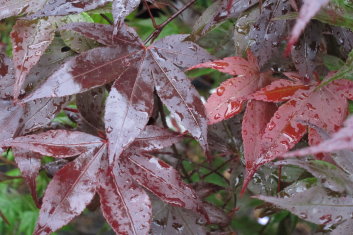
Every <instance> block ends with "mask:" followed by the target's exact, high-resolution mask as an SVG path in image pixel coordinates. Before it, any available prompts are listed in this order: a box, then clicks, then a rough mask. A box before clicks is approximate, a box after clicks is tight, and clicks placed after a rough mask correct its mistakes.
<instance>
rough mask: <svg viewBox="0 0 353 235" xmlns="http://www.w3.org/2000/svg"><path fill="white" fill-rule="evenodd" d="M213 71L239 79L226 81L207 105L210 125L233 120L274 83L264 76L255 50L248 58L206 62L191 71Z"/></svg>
mask: <svg viewBox="0 0 353 235" xmlns="http://www.w3.org/2000/svg"><path fill="white" fill-rule="evenodd" d="M196 68H212V69H216V70H218V71H220V72H223V73H228V74H230V75H233V76H236V77H234V78H230V79H228V80H226V81H225V82H223V83H222V84H221V85H220V86H219V87H218V88H217V89H216V92H215V93H213V94H212V95H211V96H210V97H209V98H208V100H207V103H206V104H205V108H206V114H207V119H208V123H209V124H214V123H217V122H220V121H222V120H225V119H229V118H231V117H233V116H234V115H236V114H238V113H240V112H241V111H242V106H243V104H244V102H245V101H246V100H247V96H248V95H250V94H252V93H253V92H255V91H256V90H257V89H259V88H261V87H262V86H263V85H264V84H266V83H267V82H268V81H270V80H271V77H270V76H269V74H268V73H260V71H259V67H258V64H257V60H256V58H255V57H254V55H253V54H252V53H251V51H248V59H247V60H246V59H243V58H241V57H227V58H224V59H223V60H216V61H212V62H206V63H203V64H199V65H196V66H193V67H191V68H189V69H196Z"/></svg>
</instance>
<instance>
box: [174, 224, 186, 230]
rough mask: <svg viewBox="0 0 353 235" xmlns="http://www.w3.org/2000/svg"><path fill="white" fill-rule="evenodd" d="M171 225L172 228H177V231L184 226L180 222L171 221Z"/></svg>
mask: <svg viewBox="0 0 353 235" xmlns="http://www.w3.org/2000/svg"><path fill="white" fill-rule="evenodd" d="M172 226H173V228H175V230H177V231H178V232H181V231H183V229H184V226H183V225H181V224H178V223H173V224H172Z"/></svg>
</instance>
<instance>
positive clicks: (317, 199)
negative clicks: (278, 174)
mask: <svg viewBox="0 0 353 235" xmlns="http://www.w3.org/2000/svg"><path fill="white" fill-rule="evenodd" d="M257 198H258V199H261V200H263V201H266V202H269V203H272V204H274V205H276V206H278V207H280V208H282V209H285V210H290V211H291V212H292V213H294V214H296V215H297V216H299V218H302V219H304V220H307V221H310V222H312V223H315V224H320V225H323V226H324V227H325V228H326V229H333V228H335V226H338V227H339V226H345V225H344V224H345V223H346V222H345V221H347V222H349V221H350V220H351V219H352V218H351V216H352V208H351V207H352V198H351V197H344V196H341V197H335V196H334V195H331V194H330V193H329V192H327V191H325V190H324V189H322V188H320V187H318V186H314V187H312V188H310V189H308V190H306V191H304V192H298V193H295V194H294V195H292V196H291V197H288V198H276V197H266V196H257ZM342 222H343V224H341V223H342Z"/></svg>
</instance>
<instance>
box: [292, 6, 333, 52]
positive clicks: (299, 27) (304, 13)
mask: <svg viewBox="0 0 353 235" xmlns="http://www.w3.org/2000/svg"><path fill="white" fill-rule="evenodd" d="M328 2H329V0H304V1H303V5H302V7H301V8H300V12H299V17H298V18H297V21H296V23H295V25H294V27H293V29H292V32H291V35H290V38H289V41H288V45H287V48H286V53H287V54H289V52H290V50H291V48H292V46H293V45H294V44H295V43H296V42H297V41H298V38H299V36H300V34H301V33H302V31H303V30H304V28H305V26H306V25H307V24H308V23H309V21H310V19H311V18H312V17H314V16H315V14H316V13H317V12H318V11H319V10H320V9H321V7H323V6H325V5H326V4H327V3H328Z"/></svg>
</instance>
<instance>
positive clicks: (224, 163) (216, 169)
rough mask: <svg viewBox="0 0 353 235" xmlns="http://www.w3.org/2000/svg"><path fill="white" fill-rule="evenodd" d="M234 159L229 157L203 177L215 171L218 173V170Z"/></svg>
mask: <svg viewBox="0 0 353 235" xmlns="http://www.w3.org/2000/svg"><path fill="white" fill-rule="evenodd" d="M232 160H233V159H228V160H227V161H225V162H223V163H222V164H221V165H219V166H218V167H217V168H215V169H213V170H211V171H210V172H208V173H207V174H204V175H203V176H202V178H206V177H207V176H209V175H211V174H213V173H216V172H218V170H220V169H221V168H222V167H224V166H225V165H227V164H228V163H229V162H230V161H232Z"/></svg>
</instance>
